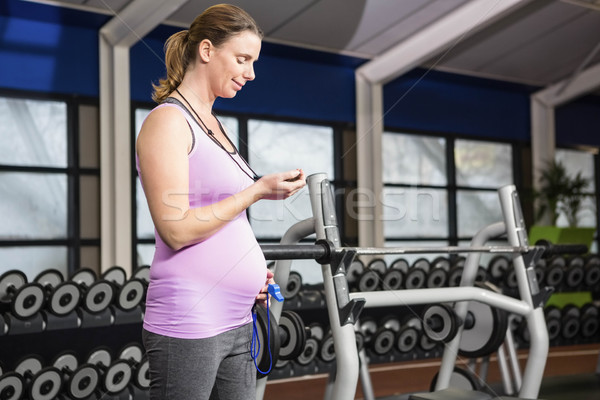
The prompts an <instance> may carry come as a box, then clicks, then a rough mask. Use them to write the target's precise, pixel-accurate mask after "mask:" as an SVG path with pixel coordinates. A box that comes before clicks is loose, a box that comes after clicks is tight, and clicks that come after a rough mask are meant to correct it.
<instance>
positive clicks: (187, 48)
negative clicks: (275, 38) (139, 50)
mask: <svg viewBox="0 0 600 400" xmlns="http://www.w3.org/2000/svg"><path fill="white" fill-rule="evenodd" d="M245 31H251V32H253V33H255V34H256V35H257V36H258V37H259V38H261V39H262V37H263V31H262V30H261V29H260V28H259V26H258V24H257V23H256V21H254V19H253V18H252V17H251V16H250V15H249V14H248V13H247V12H246V11H244V10H242V9H241V8H239V7H237V6H234V5H231V4H218V5H215V6H212V7H209V8H207V9H206V10H204V12H203V13H202V14H200V15H198V16H197V17H196V19H194V22H192V24H191V25H190V28H189V29H186V30H184V31H181V32H177V33H175V34H173V35H171V37H169V38H168V39H167V42H166V43H165V66H166V67H167V76H166V78H163V79H160V80H159V83H158V85H155V84H152V87H153V88H154V93H153V94H152V100H154V101H155V102H157V103H162V102H163V101H164V100H165V99H166V98H167V97H168V96H169V95H170V94H171V92H173V91H174V90H175V89H176V88H177V87H178V86H179V85H180V84H181V81H182V80H183V76H184V75H185V72H186V70H187V68H188V66H189V65H190V64H191V63H193V62H194V61H195V60H196V55H197V51H198V50H197V49H198V45H199V44H200V42H201V41H203V40H204V39H208V40H210V41H211V43H212V44H213V45H214V46H215V47H219V46H220V45H222V44H223V43H225V42H226V41H227V40H228V39H230V38H231V37H232V36H235V35H237V34H239V33H242V32H245Z"/></svg>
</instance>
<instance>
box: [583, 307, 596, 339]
mask: <svg viewBox="0 0 600 400" xmlns="http://www.w3.org/2000/svg"><path fill="white" fill-rule="evenodd" d="M599 314H600V313H599V310H598V307H597V306H596V305H594V304H593V303H587V304H584V305H583V306H582V307H581V310H580V317H579V320H580V332H581V336H583V337H584V338H586V339H589V338H593V337H596V335H597V334H598V331H599V330H600V319H599V318H598V316H599Z"/></svg>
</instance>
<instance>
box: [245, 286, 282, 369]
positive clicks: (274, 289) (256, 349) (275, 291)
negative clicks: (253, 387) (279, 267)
mask: <svg viewBox="0 0 600 400" xmlns="http://www.w3.org/2000/svg"><path fill="white" fill-rule="evenodd" d="M268 292H269V294H270V295H271V296H273V298H274V299H275V300H277V301H279V302H281V301H283V296H282V295H281V291H280V289H279V285H277V284H275V283H271V284H269V286H268ZM267 349H269V369H268V370H267V371H262V370H261V369H260V368H259V367H258V364H257V363H256V359H257V358H258V354H259V353H260V339H259V338H258V329H257V328H256V310H254V311H252V343H251V345H250V356H251V357H252V359H253V360H254V366H255V367H256V370H257V371H258V372H260V373H261V374H263V375H267V374H268V373H269V372H271V368H273V355H272V354H271V313H270V312H269V296H268V295H267Z"/></svg>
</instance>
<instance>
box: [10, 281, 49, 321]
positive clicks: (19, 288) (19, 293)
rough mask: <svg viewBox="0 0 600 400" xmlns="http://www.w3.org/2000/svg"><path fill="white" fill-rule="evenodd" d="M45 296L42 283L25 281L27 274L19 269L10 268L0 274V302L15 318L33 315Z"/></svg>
mask: <svg viewBox="0 0 600 400" xmlns="http://www.w3.org/2000/svg"><path fill="white" fill-rule="evenodd" d="M45 298H46V296H45V292H44V288H43V287H42V285H40V284H39V283H36V282H31V283H27V276H25V274H24V273H23V272H21V271H17V270H11V271H7V272H5V273H3V274H2V275H1V276H0V304H1V305H2V306H3V307H2V308H8V309H9V310H10V313H11V315H12V316H14V317H15V318H18V319H21V320H26V319H29V318H32V317H34V316H35V315H36V314H38V312H39V311H40V310H41V309H42V308H43V306H44V301H45Z"/></svg>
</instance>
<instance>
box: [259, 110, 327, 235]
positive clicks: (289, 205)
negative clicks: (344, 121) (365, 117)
mask: <svg viewBox="0 0 600 400" xmlns="http://www.w3.org/2000/svg"><path fill="white" fill-rule="evenodd" d="M248 160H249V163H250V165H251V166H252V168H253V169H254V170H255V171H256V173H257V174H259V175H266V174H270V173H275V172H283V171H288V170H292V169H296V168H301V169H302V170H304V172H305V174H306V175H307V176H308V175H310V174H313V173H321V172H323V173H326V174H327V177H328V179H329V180H331V181H333V180H334V179H335V175H334V162H333V160H334V150H333V129H332V128H331V127H327V126H317V125H307V124H297V123H287V122H273V121H264V120H255V119H251V120H249V121H248ZM311 216H312V210H311V207H310V201H309V199H308V190H307V189H306V188H304V189H303V190H302V191H300V192H299V193H297V194H296V195H294V196H293V197H291V198H289V199H286V200H285V201H273V202H270V201H261V202H258V203H256V204H254V205H253V206H251V207H250V222H251V224H252V229H253V230H254V233H255V234H256V236H257V237H258V238H259V239H279V238H281V237H282V236H283V234H284V233H285V231H286V230H287V229H288V228H289V227H290V226H292V225H293V224H295V223H296V222H298V221H301V220H304V219H306V218H309V217H311Z"/></svg>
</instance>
